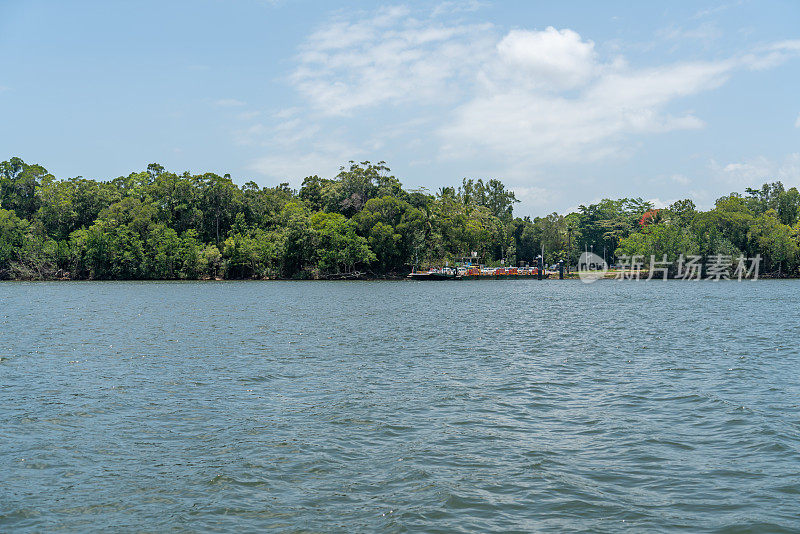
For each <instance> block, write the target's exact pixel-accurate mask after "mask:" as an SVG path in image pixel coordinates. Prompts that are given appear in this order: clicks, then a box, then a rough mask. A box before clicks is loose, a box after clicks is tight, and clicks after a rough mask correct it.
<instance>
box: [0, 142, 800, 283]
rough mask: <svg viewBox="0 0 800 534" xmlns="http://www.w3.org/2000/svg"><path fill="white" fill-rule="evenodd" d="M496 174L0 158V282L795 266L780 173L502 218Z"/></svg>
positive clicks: (507, 200) (795, 211)
mask: <svg viewBox="0 0 800 534" xmlns="http://www.w3.org/2000/svg"><path fill="white" fill-rule="evenodd" d="M516 203H517V199H516V197H515V195H514V193H513V191H511V190H509V189H507V188H506V186H505V185H504V184H503V183H502V182H501V181H500V180H497V179H488V180H483V179H471V178H465V179H463V180H462V182H461V184H460V185H458V186H456V187H442V188H440V189H439V190H438V191H437V192H436V193H430V192H429V191H428V190H426V189H418V190H408V189H405V188H403V186H402V184H401V182H400V180H399V179H397V178H396V177H395V176H394V175H392V174H391V170H390V169H389V167H388V166H387V165H386V164H385V163H384V162H378V163H371V162H369V161H363V162H352V161H351V162H349V164H348V165H346V166H343V167H342V168H341V169H340V172H339V173H338V174H337V175H336V176H333V177H330V178H322V177H320V176H316V175H314V176H309V177H307V178H305V179H304V180H303V182H302V185H301V186H300V188H299V190H294V189H292V188H291V187H290V186H289V184H288V183H281V184H278V185H277V186H273V187H261V186H259V185H257V184H256V183H254V182H252V181H249V182H246V183H245V184H244V185H237V184H236V183H234V181H233V180H232V178H231V177H230V176H229V175H223V176H219V175H217V174H215V173H202V174H191V173H189V172H184V173H180V174H179V173H174V172H171V171H169V170H167V169H165V168H164V167H163V166H162V165H159V164H156V163H154V164H151V165H148V166H147V168H146V169H145V170H144V171H142V172H134V173H131V174H129V175H128V176H120V177H118V178H114V179H111V180H108V181H96V180H90V179H85V178H83V177H80V176H78V177H73V178H66V179H58V178H56V177H55V176H53V175H52V174H50V173H49V172H48V171H47V170H46V169H45V168H44V167H42V166H41V165H36V164H28V163H25V162H24V161H22V160H21V159H20V158H16V157H14V158H11V159H10V160H8V161H4V162H2V163H0V278H5V279H9V278H13V279H49V278H72V279H198V278H220V277H221V278H324V277H337V276H346V275H350V274H352V273H355V272H360V273H366V274H367V275H369V276H398V275H403V274H405V273H406V272H408V271H409V270H410V269H411V267H412V266H414V265H416V266H424V265H440V264H443V263H444V262H455V261H458V260H459V259H461V258H464V257H477V258H478V261H480V262H482V263H484V264H488V265H498V264H500V263H501V262H503V263H505V264H506V265H516V264H520V263H529V264H533V263H534V261H535V259H536V257H537V256H538V255H539V254H542V253H544V258H545V261H546V262H548V263H554V262H556V261H558V260H565V261H568V262H570V263H573V264H574V263H575V262H576V261H577V258H578V255H579V254H580V253H581V252H582V251H583V250H586V249H588V248H592V249H593V250H594V251H595V252H597V253H600V252H601V251H604V253H605V255H606V256H607V259H608V261H609V262H613V261H614V260H615V259H616V258H617V256H619V255H623V254H625V255H643V256H649V255H650V254H653V255H656V256H658V257H659V258H660V257H661V256H662V254H666V255H668V256H669V257H670V259H674V258H675V257H677V255H678V254H682V253H683V254H699V255H706V256H707V255H711V254H720V253H724V254H745V255H747V256H750V257H752V256H755V255H756V254H761V255H762V257H763V258H764V260H765V267H766V269H767V270H768V271H772V272H775V273H778V274H782V275H787V274H788V275H796V274H797V273H798V265H800V246H799V245H798V230H799V229H800V228H799V227H798V217H799V216H800V194H799V193H798V191H797V189H795V188H790V189H786V188H785V187H784V186H783V184H781V183H780V182H771V183H766V184H764V185H763V186H762V187H760V188H757V189H750V188H748V189H747V190H745V193H744V194H738V193H733V194H731V195H728V196H725V197H722V198H720V199H719V200H718V201H717V203H716V206H715V207H714V208H713V209H711V210H709V211H698V210H697V209H696V206H695V205H694V204H693V203H692V201H691V200H681V201H678V202H675V203H673V204H672V205H671V206H669V207H667V208H664V209H655V207H654V206H652V205H651V204H650V203H648V202H645V201H643V200H642V199H640V198H624V199H617V200H612V199H604V200H601V201H600V202H598V203H595V204H590V205H581V206H580V207H579V208H578V210H577V211H576V212H574V213H569V214H566V215H560V214H558V213H551V214H550V215H547V216H544V217H535V218H530V217H522V218H520V217H515V216H514V205H515V204H516Z"/></svg>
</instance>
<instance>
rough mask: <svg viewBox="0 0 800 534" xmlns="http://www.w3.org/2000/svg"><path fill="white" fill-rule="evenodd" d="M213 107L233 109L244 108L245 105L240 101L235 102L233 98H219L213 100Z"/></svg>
mask: <svg viewBox="0 0 800 534" xmlns="http://www.w3.org/2000/svg"><path fill="white" fill-rule="evenodd" d="M214 105H215V106H219V107H221V108H235V107H241V106H245V105H247V103H246V102H242V101H241V100H236V99H235V98H221V99H219V100H215V101H214Z"/></svg>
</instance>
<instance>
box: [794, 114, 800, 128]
mask: <svg viewBox="0 0 800 534" xmlns="http://www.w3.org/2000/svg"><path fill="white" fill-rule="evenodd" d="M794 127H795V128H800V113H798V114H797V120H795V121H794Z"/></svg>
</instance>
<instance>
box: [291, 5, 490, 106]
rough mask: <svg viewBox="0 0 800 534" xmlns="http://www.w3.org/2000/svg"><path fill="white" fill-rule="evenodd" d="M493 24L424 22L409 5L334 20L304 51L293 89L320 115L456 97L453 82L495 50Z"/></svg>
mask: <svg viewBox="0 0 800 534" xmlns="http://www.w3.org/2000/svg"><path fill="white" fill-rule="evenodd" d="M491 28H492V27H491V25H489V24H482V25H446V24H444V23H441V22H438V21H436V20H426V21H421V20H418V19H415V18H413V17H411V16H410V15H409V11H408V10H407V8H404V7H394V8H390V9H381V10H379V11H378V12H377V13H375V14H374V15H372V16H369V17H366V18H362V19H360V20H355V21H352V22H351V21H342V20H339V21H336V22H334V23H332V24H331V25H329V26H328V27H326V28H323V29H321V30H318V31H316V32H314V33H313V34H312V35H311V36H310V37H309V38H308V40H307V42H306V43H305V45H304V46H303V47H302V50H301V53H300V55H299V62H300V64H299V66H298V67H297V69H295V71H294V73H293V74H292V76H291V81H292V83H293V84H294V86H295V87H296V88H297V89H298V91H300V93H301V94H303V95H304V96H305V97H306V98H308V100H309V101H310V102H311V104H312V105H313V106H314V107H315V108H316V109H317V110H319V111H320V112H322V113H325V114H328V115H342V114H347V113H350V112H352V111H354V110H356V109H358V108H365V107H372V106H377V105H384V104H398V103H403V102H414V103H421V102H428V103H434V102H437V103H438V102H441V101H442V100H448V99H452V98H453V97H454V96H455V94H453V93H451V91H453V90H454V89H455V84H454V83H453V82H454V80H455V79H459V78H461V79H463V78H464V77H465V75H467V74H468V73H471V72H475V70H476V69H477V67H478V65H480V63H481V61H482V58H483V56H485V55H487V54H488V53H490V52H491V47H492V46H493V39H492V38H491V36H492V33H493V32H492V30H491Z"/></svg>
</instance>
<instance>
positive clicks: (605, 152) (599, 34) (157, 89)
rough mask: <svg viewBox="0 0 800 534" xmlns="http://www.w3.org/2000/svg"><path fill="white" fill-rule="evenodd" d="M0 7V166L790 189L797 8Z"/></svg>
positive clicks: (635, 191) (558, 188)
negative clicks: (366, 167) (362, 170)
mask: <svg viewBox="0 0 800 534" xmlns="http://www.w3.org/2000/svg"><path fill="white" fill-rule="evenodd" d="M630 4H634V3H631V2H619V3H614V2H552V1H551V2H534V1H518V2H516V1H507V2H500V1H494V2H491V1H469V0H466V1H458V2H457V1H443V2H406V3H386V4H377V3H375V2H355V1H351V2H333V1H327V2H312V1H302V0H297V1H292V0H275V1H266V0H231V1H222V0H215V1H203V0H199V1H198V0H192V1H175V2H147V1H141V2H99V1H98V2H83V1H71V2H59V1H52V2H42V1H36V0H31V1H22V0H19V1H17V0H2V1H0V117H1V118H2V120H1V121H0V159H7V158H8V157H11V156H13V155H19V156H21V157H22V158H23V159H25V160H26V161H30V162H39V163H42V164H43V165H45V166H46V167H47V168H48V169H49V170H51V172H54V173H55V174H56V175H57V176H59V177H68V176H77V175H82V176H86V177H91V178H98V179H107V178H113V177H116V176H119V175H124V174H128V173H129V172H131V171H135V170H141V169H143V168H144V167H145V166H146V165H147V164H148V163H150V162H154V161H157V162H160V163H162V164H163V165H165V166H166V167H167V168H169V169H172V170H176V171H183V170H190V171H192V172H200V171H207V170H209V171H215V172H218V173H225V172H229V173H231V175H232V176H233V177H234V179H235V180H236V181H237V182H238V183H244V182H246V181H248V180H254V181H256V182H257V183H259V184H261V185H273V184H277V183H279V182H281V181H289V182H290V183H291V184H292V185H294V186H299V184H300V183H301V182H302V179H303V177H304V176H307V175H310V174H319V175H322V176H328V177H330V176H333V175H335V174H336V172H337V169H338V167H339V166H340V165H342V164H345V163H346V162H347V161H349V160H351V159H353V160H372V161H378V160H385V161H386V162H387V163H388V164H389V166H390V167H391V168H392V170H393V172H394V174H395V175H396V176H398V177H399V178H400V179H401V180H402V181H403V183H404V184H405V185H406V186H407V187H427V188H428V189H430V190H432V191H433V190H436V189H438V188H439V187H441V186H443V185H453V184H457V183H460V181H461V179H462V178H463V177H474V178H499V179H501V180H503V181H504V182H505V183H506V184H507V185H508V186H510V187H511V188H512V189H514V191H516V193H517V196H518V198H520V200H521V201H522V202H521V203H520V204H519V205H518V207H517V213H518V214H522V215H526V214H529V215H542V214H545V213H549V212H552V211H559V212H563V211H565V210H569V209H572V208H574V207H576V206H577V205H579V204H584V203H589V202H594V201H597V200H599V199H601V198H604V197H621V196H641V197H643V198H646V199H652V200H654V201H655V202H656V203H669V202H671V201H673V200H676V199H680V198H692V199H694V200H695V202H696V203H697V204H698V205H699V206H701V207H708V206H711V205H713V203H714V200H715V199H716V198H717V197H719V196H721V195H722V194H725V193H727V192H729V191H732V190H740V191H741V190H743V188H744V187H747V186H753V185H758V184H760V183H762V182H763V181H765V180H774V179H780V180H783V181H784V183H786V184H787V185H800V2H795V1H792V0H786V1H782V2H781V1H747V0H741V1H729V2H726V1H724V0H719V1H712V2H662V3H660V4H659V3H656V2H640V3H635V4H636V5H633V6H631V5H630Z"/></svg>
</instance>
